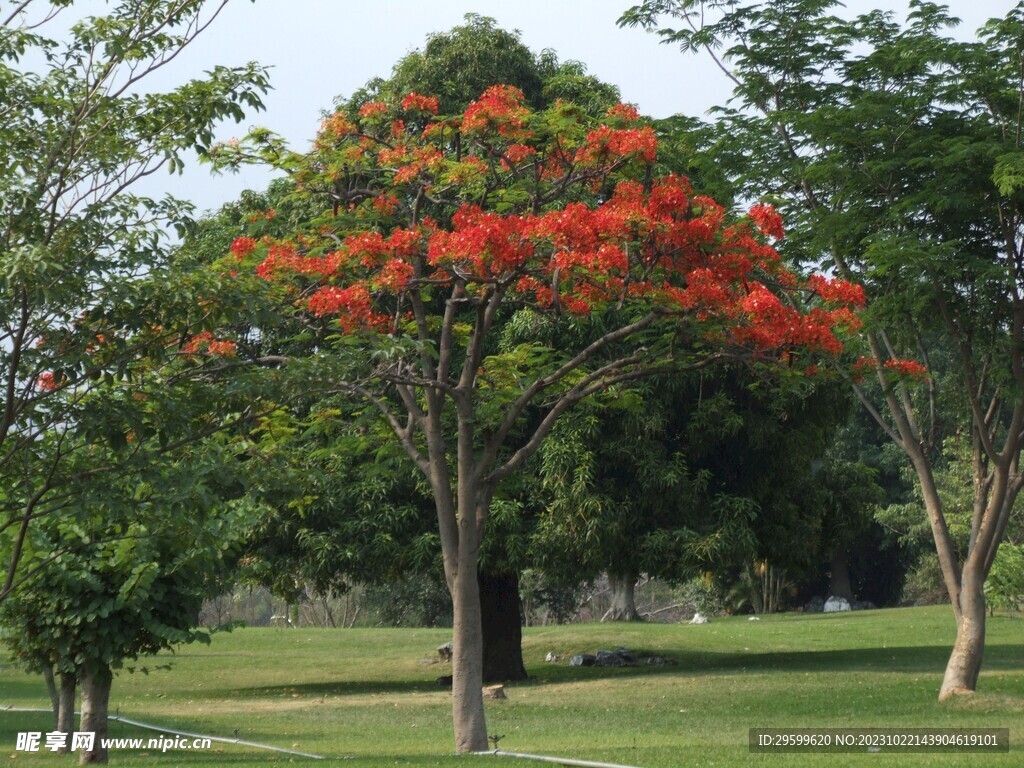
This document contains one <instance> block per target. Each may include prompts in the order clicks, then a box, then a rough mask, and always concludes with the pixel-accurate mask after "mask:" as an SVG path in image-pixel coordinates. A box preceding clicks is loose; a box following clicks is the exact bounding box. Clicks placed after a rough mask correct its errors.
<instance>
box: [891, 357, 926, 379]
mask: <svg viewBox="0 0 1024 768" xmlns="http://www.w3.org/2000/svg"><path fill="white" fill-rule="evenodd" d="M884 365H885V367H886V368H887V369H888V370H890V371H892V372H893V373H895V374H897V375H899V376H906V377H907V378H910V379H927V378H928V369H927V368H926V367H925V366H924V365H922V364H921V363H919V362H917V360H904V359H901V358H898V357H894V358H892V359H890V360H886V361H885V363H884Z"/></svg>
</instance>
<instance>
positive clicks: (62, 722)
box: [57, 672, 78, 752]
mask: <svg viewBox="0 0 1024 768" xmlns="http://www.w3.org/2000/svg"><path fill="white" fill-rule="evenodd" d="M77 685H78V678H77V677H76V676H75V675H73V674H68V673H67V672H61V675H60V692H59V694H58V699H57V730H58V731H60V732H61V733H66V734H69V736H68V741H67V742H66V745H65V746H64V747H61V748H60V749H59V750H58V751H59V752H70V751H71V736H70V734H71V733H72V732H73V731H74V730H75V689H76V688H77Z"/></svg>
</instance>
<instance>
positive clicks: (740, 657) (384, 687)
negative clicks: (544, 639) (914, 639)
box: [217, 645, 1024, 697]
mask: <svg viewBox="0 0 1024 768" xmlns="http://www.w3.org/2000/svg"><path fill="white" fill-rule="evenodd" d="M637 653H638V655H640V656H646V655H658V656H662V657H665V658H669V659H672V660H674V661H675V662H676V663H675V664H672V665H665V666H638V667H622V668H608V667H569V666H567V665H565V664H558V665H554V664H545V665H543V666H533V667H531V669H530V678H529V679H528V680H524V681H520V682H516V683H514V685H516V686H537V685H545V684H550V683H565V682H572V681H581V680H596V679H602V678H619V677H627V678H629V677H650V676H661V675H680V676H684V677H700V676H703V675H714V674H721V673H723V672H725V673H728V672H742V673H750V674H759V673H767V672H821V673H823V674H826V673H827V674H832V673H835V672H857V671H860V672H864V671H873V672H884V673H887V674H936V675H938V674H941V673H942V671H943V670H944V669H945V667H946V662H947V661H948V659H949V653H950V646H948V645H929V646H906V647H904V646H896V647H892V648H858V649H842V650H828V651H785V652H777V651H774V652H766V653H758V652H756V651H750V652H743V653H735V652H714V651H702V652H699V653H695V652H693V651H689V650H685V651H684V650H670V649H660V648H659V649H656V650H643V649H638V650H637ZM1021 659H1024V645H996V646H992V647H990V648H989V649H987V650H986V653H985V663H984V670H985V671H986V672H992V671H997V670H1021V669H1022V668H1024V665H1022V662H1021ZM435 669H438V670H442V669H443V670H445V671H447V668H446V667H435ZM446 690H448V689H447V688H446V687H443V686H440V685H438V684H437V683H436V682H435V680H434V678H431V677H426V676H424V678H423V679H422V680H396V681H375V680H347V681H337V682H330V681H327V682H322V683H299V684H294V685H280V686H259V687H255V688H233V689H224V690H222V691H219V692H217V693H222V694H224V695H227V696H257V697H259V696H262V697H267V696H292V695H295V694H298V695H300V696H370V695H384V694H406V693H437V692H443V691H446Z"/></svg>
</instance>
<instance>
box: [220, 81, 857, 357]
mask: <svg viewBox="0 0 1024 768" xmlns="http://www.w3.org/2000/svg"><path fill="white" fill-rule="evenodd" d="M523 101H524V100H523V94H522V93H521V92H520V91H519V90H518V89H516V88H512V87H510V86H507V85H496V86H493V87H491V88H489V89H487V91H486V92H485V93H484V94H483V95H482V96H481V97H480V99H478V100H477V101H475V102H473V103H472V104H471V105H470V106H469V107H468V108H467V109H466V111H465V112H464V114H463V115H462V119H461V122H460V121H453V120H442V119H440V118H438V119H434V120H430V121H429V125H428V127H427V130H425V131H421V130H420V127H419V126H420V124H422V115H425V114H435V113H436V111H437V100H436V99H432V98H431V97H426V96H422V95H420V94H415V93H412V94H408V95H407V96H406V97H405V98H403V99H402V102H401V107H402V109H403V110H404V111H405V112H406V113H419V115H416V119H415V121H414V120H413V116H412V115H406V119H407V120H409V122H410V123H413V125H410V126H407V125H406V124H405V122H403V121H401V120H398V121H391V122H387V121H385V120H379V121H377V122H373V121H375V120H377V118H383V117H384V116H385V115H387V114H391V115H393V114H394V113H396V112H397V109H390V108H388V107H387V106H386V105H384V104H383V103H381V102H371V103H369V104H366V105H364V106H363V108H362V110H361V111H360V115H361V117H363V118H366V119H367V125H365V126H363V131H364V132H365V133H366V135H365V136H354V135H347V136H346V134H345V132H346V131H348V132H350V133H351V132H352V131H354V128H352V127H351V125H350V124H348V123H345V122H342V121H341V119H340V118H336V119H332V121H331V122H329V123H325V133H328V127H327V126H328V125H330V129H329V130H330V133H329V135H331V136H333V137H334V138H336V139H337V141H335V142H334V143H333V144H329V145H322V144H321V145H318V148H317V149H316V150H314V157H313V162H312V163H311V164H310V170H309V177H310V178H312V179H314V180H320V181H322V182H323V183H324V185H325V186H329V185H332V184H334V183H336V182H337V180H338V177H339V173H340V171H339V170H338V169H339V168H342V167H344V168H345V170H346V172H348V173H350V174H351V175H352V177H353V178H356V177H358V178H359V182H358V184H359V186H360V187H365V188H366V189H368V190H369V192H368V193H367V194H370V195H372V197H370V200H369V202H365V203H353V204H352V205H351V210H352V211H353V212H354V213H353V218H352V220H351V221H349V220H347V219H340V220H339V219H332V220H331V222H330V223H329V224H326V225H324V224H322V223H321V226H325V227H328V231H318V232H317V233H316V234H315V235H313V236H312V237H310V238H309V239H308V240H305V241H303V240H301V239H300V240H297V241H296V243H295V244H289V243H273V244H269V246H268V247H269V252H268V255H267V257H266V259H265V260H264V262H263V263H262V264H261V265H260V266H259V268H258V270H257V271H258V272H259V274H261V275H262V276H263V277H265V278H268V279H270V278H275V279H282V280H287V281H294V282H295V283H297V284H298V285H297V286H296V288H297V289H298V290H301V291H303V292H304V295H306V296H309V298H305V299H302V300H301V301H300V303H299V306H301V307H302V308H303V309H305V310H308V311H309V312H310V313H312V314H314V315H316V316H320V317H333V318H337V319H338V322H339V323H340V325H341V328H342V329H343V330H345V331H347V332H351V331H354V330H357V329H376V330H383V329H388V328H390V329H394V328H398V327H400V325H395V322H396V321H395V318H399V319H400V318H401V316H402V312H403V305H402V302H403V300H404V298H405V297H406V296H408V295H410V293H411V292H415V291H418V290H424V291H427V290H429V291H431V292H432V294H433V295H432V297H431V299H430V301H433V300H434V298H436V293H433V292H438V293H443V292H444V291H454V290H456V283H457V284H458V290H459V291H464V293H463V294H462V295H465V296H474V295H479V294H480V292H482V291H483V290H485V289H484V287H483V286H488V289H495V290H500V291H501V292H502V294H503V295H506V296H508V297H509V298H511V299H512V300H514V301H517V302H522V303H525V304H529V305H532V306H535V307H538V308H557V309H558V310H560V311H562V312H567V313H572V314H584V313H587V312H590V311H593V310H599V309H601V308H604V307H608V306H612V305H618V304H619V303H621V302H624V301H636V302H641V303H642V304H643V305H644V306H646V307H658V308H659V309H660V310H662V311H664V312H665V313H676V314H679V315H683V316H686V317H688V318H691V319H692V320H693V321H694V322H697V323H703V322H705V321H707V322H709V326H708V328H707V333H708V334H709V336H713V338H715V339H716V340H719V341H724V342H728V343H738V344H743V345H746V346H748V347H753V348H756V349H759V350H768V349H780V348H781V349H791V348H793V347H797V346H800V347H805V348H809V349H812V350H820V351H825V352H829V353H835V352H838V351H839V348H840V342H839V340H838V338H837V336H836V330H837V329H840V328H846V329H853V328H855V327H856V325H857V323H858V322H859V321H858V319H857V317H856V316H855V315H854V314H853V313H852V312H851V309H850V308H851V307H857V306H862V305H863V302H864V293H863V290H862V289H860V288H859V287H858V286H852V285H849V284H847V283H845V282H843V281H840V280H834V279H830V278H826V277H823V276H815V277H813V278H811V280H810V281H808V283H807V284H806V286H805V285H803V284H802V283H801V281H800V280H799V279H798V278H797V276H796V275H794V274H793V273H791V272H789V271H788V270H787V269H786V268H785V266H784V265H783V264H782V263H781V261H780V259H779V255H778V253H777V252H776V251H775V249H774V248H772V247H771V245H769V244H768V243H767V242H766V239H765V238H766V237H767V238H775V239H778V238H781V237H782V234H783V232H782V219H781V217H780V216H779V215H778V213H777V212H776V211H775V210H774V208H772V207H771V206H770V205H766V204H758V205H755V206H753V207H752V208H751V210H750V213H749V218H748V219H746V220H743V221H740V222H738V223H733V224H728V223H727V221H726V219H727V212H726V210H725V209H724V208H723V207H722V206H721V205H719V204H718V203H716V202H715V201H714V200H712V199H710V198H708V197H702V196H695V195H694V193H693V190H692V188H691V186H690V184H689V182H688V181H687V180H686V179H685V178H683V177H681V176H674V175H672V176H667V177H664V178H659V179H653V180H645V181H644V182H641V181H639V180H637V176H638V175H639V172H643V171H644V170H645V169H643V168H638V165H639V163H631V162H624V161H628V160H638V161H640V162H642V163H647V164H650V163H653V162H654V161H655V160H656V158H657V147H658V145H657V137H656V136H655V133H654V130H653V129H652V128H651V127H650V126H640V125H636V121H637V120H638V119H639V113H638V112H637V110H636V109H635V108H634V107H631V106H629V105H623V104H620V105H617V106H615V107H613V108H612V109H610V110H609V112H608V124H604V125H599V126H597V127H596V128H595V129H594V130H590V131H588V130H586V129H585V128H583V127H582V126H580V127H579V129H578V130H569V131H566V132H564V133H558V134H557V135H552V134H551V132H550V131H549V130H548V129H547V128H545V129H544V130H537V132H536V134H534V133H532V132H531V130H532V127H533V125H534V122H533V121H532V120H531V113H530V111H529V109H528V108H527V107H526V106H525V105H524V103H523ZM558 109H559V108H555V110H556V111H554V112H553V113H552V114H556V115H558V116H560V118H562V119H579V118H578V116H577V114H576V113H575V112H573V111H571V110H570V111H567V110H564V109H563V110H562V111H561V112H558V111H557V110H558ZM538 124H539V123H538ZM460 133H461V137H462V139H463V140H461V141H457V140H456V139H458V138H459V135H460ZM456 147H458V149H457V150H456V149H455V148H456ZM353 149H356V150H358V152H359V155H358V157H356V156H354V155H352V154H351V152H352V151H353ZM498 162H500V163H501V167H502V168H504V169H505V170H510V169H517V170H520V169H522V170H521V171H520V172H519V173H515V174H504V173H498V174H496V173H493V172H492V167H493V164H496V163H498ZM350 163H354V164H355V167H353V166H352V165H350ZM534 164H536V166H537V167H536V168H534V167H533V166H534ZM526 169H529V170H526ZM523 171H525V172H523ZM629 176H632V178H631V179H630V178H627V177H629ZM624 178H626V180H623V179H624ZM595 180H596V183H597V184H599V185H600V187H599V188H598V187H595V186H594V184H595ZM353 183H355V182H353ZM612 183H614V184H616V186H615V187H614V192H613V193H612V194H611V196H610V197H609V196H608V194H607V191H606V187H605V186H604V185H605V184H612ZM395 185H408V186H406V187H403V189H402V190H401V191H399V190H395V189H394V186H395ZM504 185H507V187H506V186H504ZM410 187H411V189H410ZM595 189H598V193H599V194H598V195H597V199H599V200H600V202H599V203H592V204H586V203H584V202H580V201H581V200H594V199H595V195H594V190H595ZM361 194H362V193H361ZM559 199H561V200H569V201H572V202H567V203H563V204H562V207H560V208H558V207H556V206H555V204H554V202H553V201H556V200H559ZM481 200H484V201H486V203H485V204H484V205H493V206H495V207H497V206H501V207H500V209H499V210H500V211H501V212H500V213H499V212H497V211H496V210H487V209H486V207H481V204H476V203H478V202H479V201H481ZM531 200H532V204H530V201H531ZM414 201H415V202H414ZM467 201H469V202H467ZM400 207H401V210H402V214H403V217H404V215H405V214H406V213H410V214H413V215H414V216H415V215H416V211H420V213H419V216H420V218H417V219H415V220H414V223H413V225H410V226H409V227H408V228H405V227H396V226H395V220H394V218H393V216H394V214H396V212H397V211H398V210H399V208H400ZM428 211H429V212H430V213H431V214H432V215H437V216H438V218H441V221H442V223H441V224H440V225H438V224H435V223H434V222H432V221H429V219H427V218H426V217H423V213H426V212H428ZM352 222H354V223H355V225H356V226H358V227H361V229H356V230H355V234H348V233H351V232H353V229H348V230H347V232H346V233H345V234H347V236H345V234H341V230H340V227H342V226H346V227H348V226H351V225H352ZM335 227H338V228H339V229H335ZM336 232H338V233H339V234H340V236H341V237H342V238H343V239H342V240H341V245H340V247H339V246H336V243H337V241H338V236H337V235H336V234H335V233H336ZM328 235H330V237H331V240H332V242H329V241H328V239H327V236H328ZM236 242H237V243H238V245H237V247H236V246H235V245H233V246H232V252H233V253H235V254H236V256H237V255H238V253H250V252H251V250H252V248H255V247H256V243H255V242H252V243H249V242H246V241H245V240H244V239H243V238H240V239H239V241H236ZM264 242H268V241H267V240H266V239H265V240H264ZM330 249H334V250H330ZM324 251H329V252H327V253H326V255H318V254H320V253H323V252H324ZM311 254H316V255H311ZM298 278H303V279H298ZM769 286H773V288H772V289H769ZM774 287H781V289H782V290H783V291H786V290H788V291H796V290H798V289H806V290H810V291H812V292H814V293H816V294H817V295H818V296H820V297H821V299H822V300H823V301H822V303H823V305H824V306H822V307H818V308H816V309H813V310H811V311H810V312H801V311H800V310H799V309H797V308H796V305H795V304H791V303H788V302H787V301H784V300H782V299H780V298H779V295H777V293H776V292H773V291H774V290H775V288H774ZM310 294H311V295H310Z"/></svg>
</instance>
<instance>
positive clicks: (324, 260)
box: [256, 244, 340, 280]
mask: <svg viewBox="0 0 1024 768" xmlns="http://www.w3.org/2000/svg"><path fill="white" fill-rule="evenodd" d="M339 264H340V256H339V255H338V254H337V253H328V254H326V255H324V256H322V257H317V256H304V255H301V254H299V252H298V251H297V250H296V249H295V247H294V246H291V245H287V244H284V245H282V244H274V245H271V246H270V248H269V251H268V253H267V257H266V258H265V259H264V260H263V262H262V263H261V264H260V265H259V266H258V267H256V274H257V275H259V276H260V277H262V278H263V279H264V280H270V279H273V278H274V277H276V276H277V275H279V274H280V273H288V272H291V273H294V274H297V275H307V276H310V277H327V276H328V275H333V274H335V273H336V272H337V271H338V266H339Z"/></svg>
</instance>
